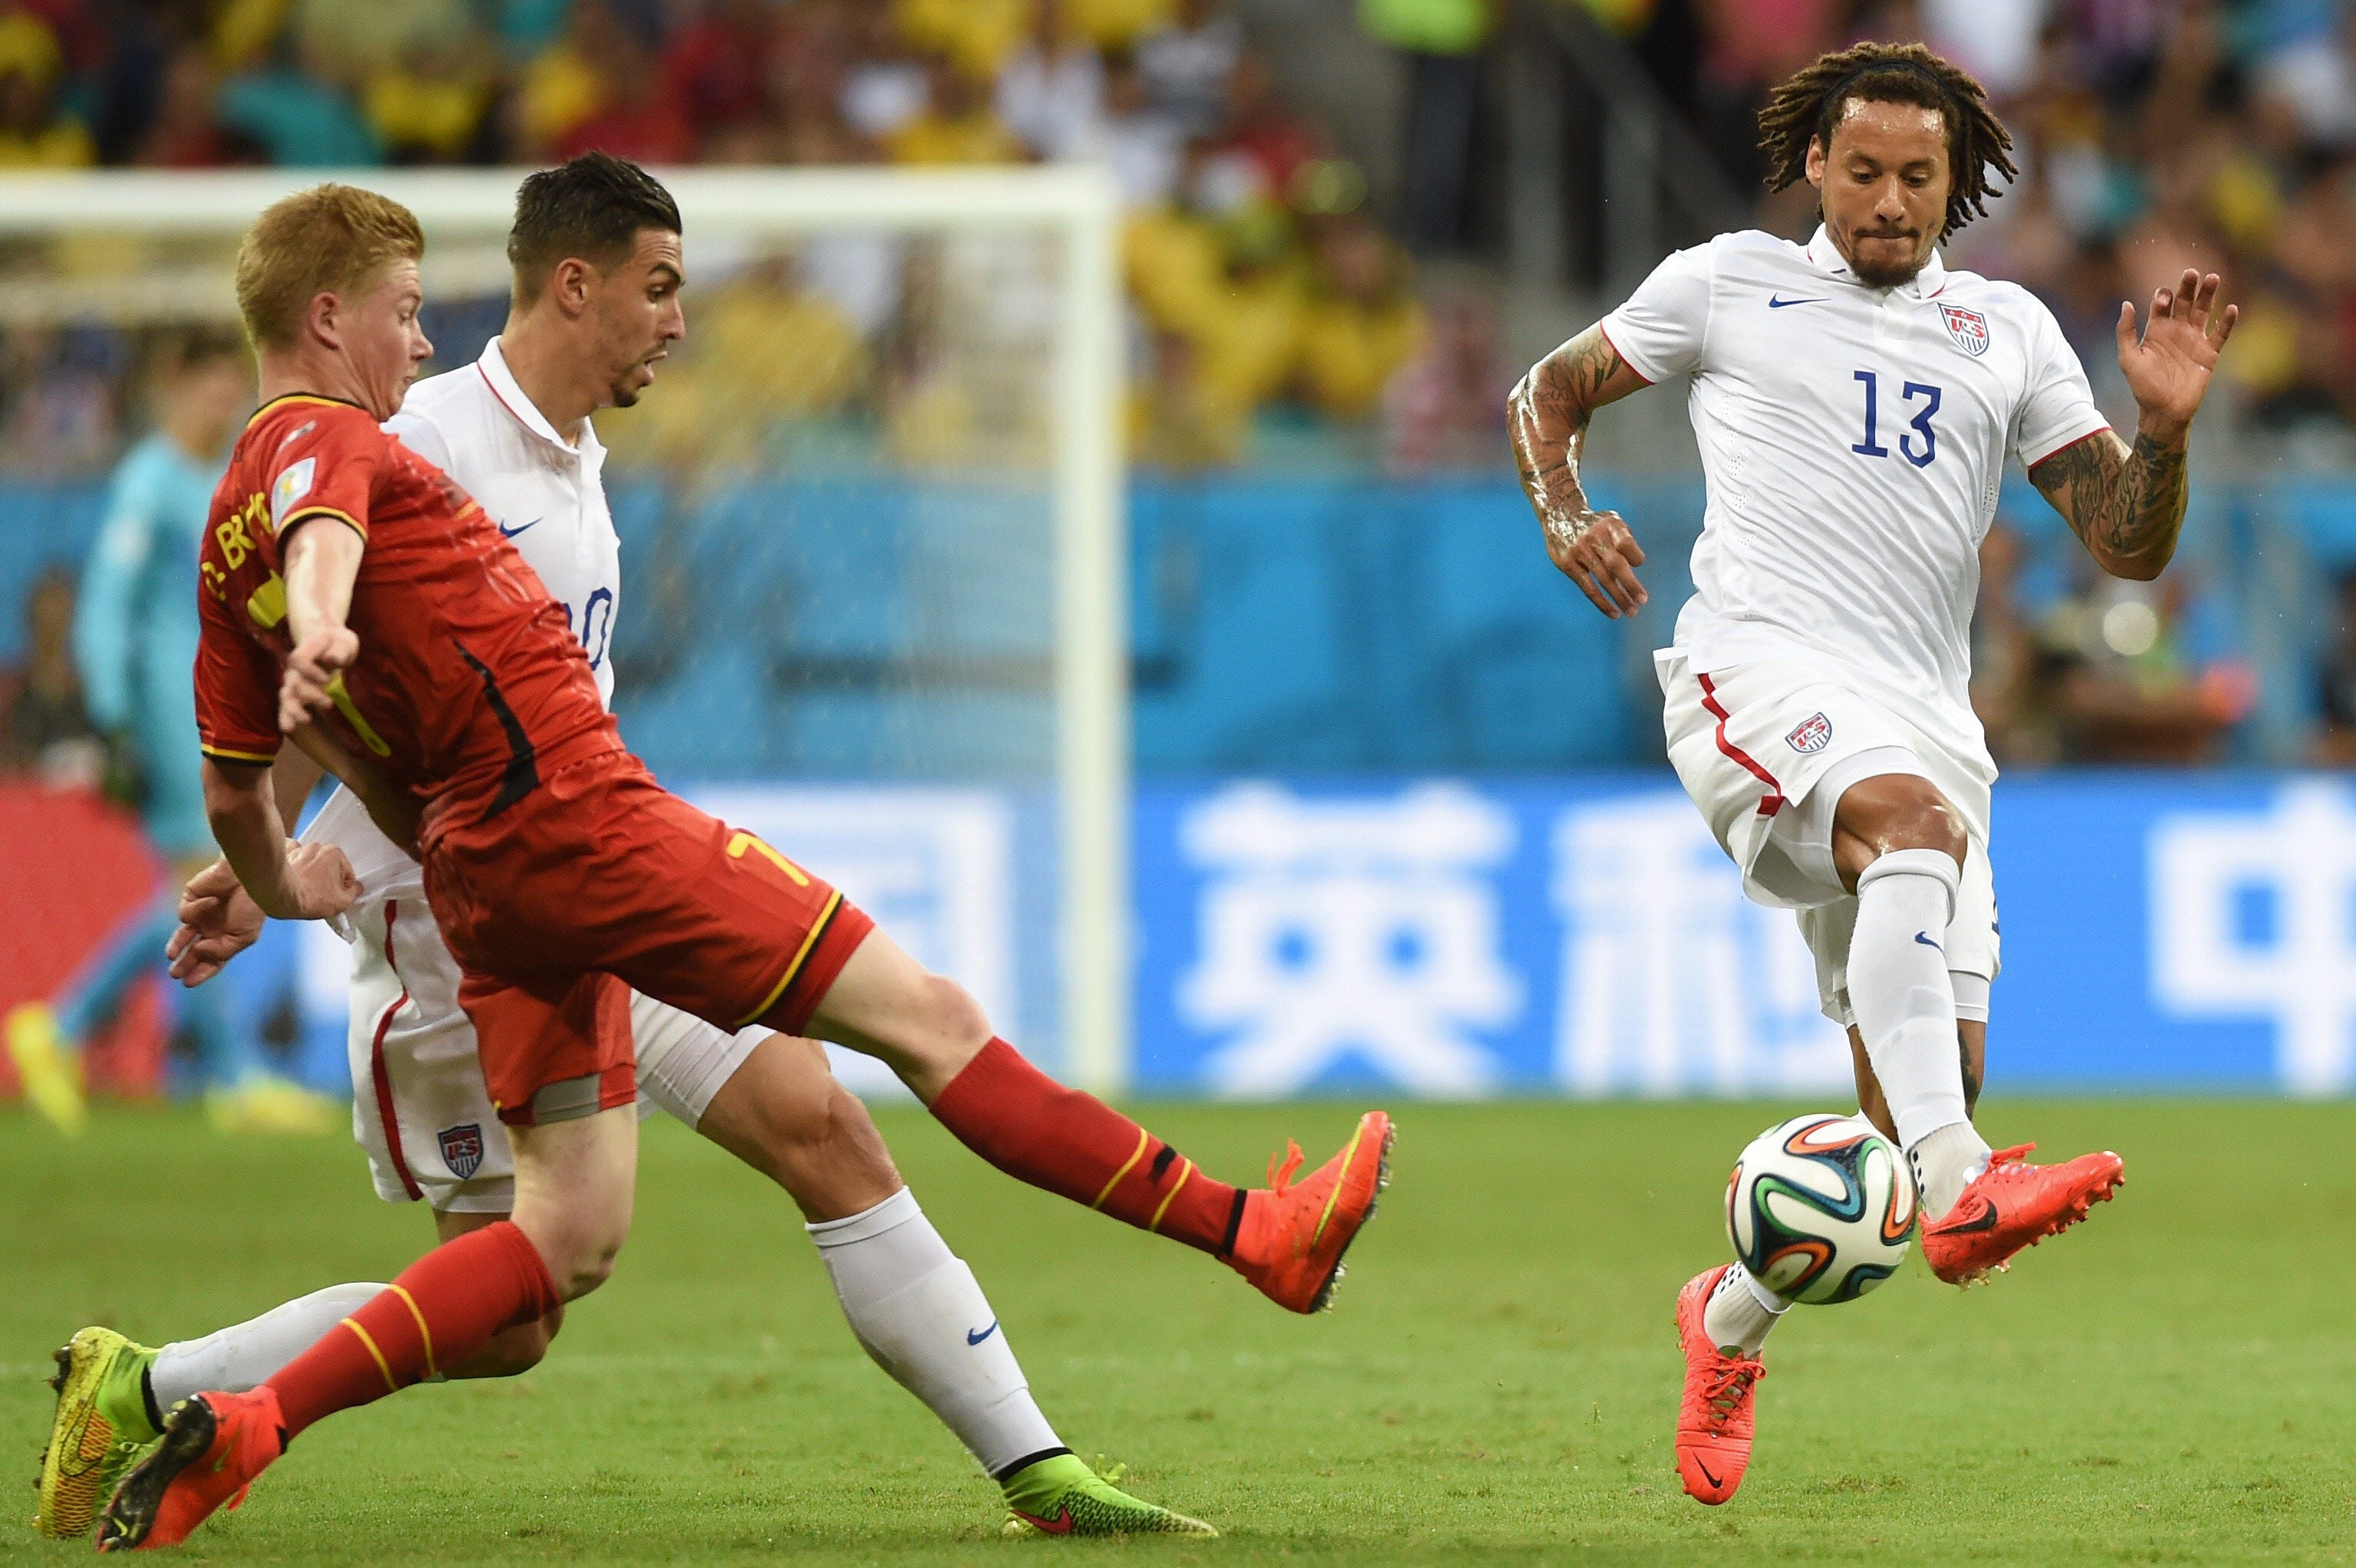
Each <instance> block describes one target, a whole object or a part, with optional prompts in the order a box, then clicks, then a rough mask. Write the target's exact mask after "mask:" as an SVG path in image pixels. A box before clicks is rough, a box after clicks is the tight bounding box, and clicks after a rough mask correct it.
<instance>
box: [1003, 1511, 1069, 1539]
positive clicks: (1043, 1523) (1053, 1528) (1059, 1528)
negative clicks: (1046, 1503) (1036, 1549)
mask: <svg viewBox="0 0 2356 1568" xmlns="http://www.w3.org/2000/svg"><path fill="white" fill-rule="evenodd" d="M1010 1511H1011V1512H1012V1514H1013V1515H1014V1517H1015V1518H1017V1519H1019V1520H1022V1521H1023V1523H1025V1524H1027V1525H1029V1526H1030V1527H1031V1528H1032V1529H1033V1530H1035V1531H1040V1532H1041V1533H1043V1534H1046V1535H1069V1534H1071V1533H1072V1505H1071V1504H1069V1503H1065V1504H1063V1505H1062V1506H1060V1507H1059V1508H1057V1509H1055V1518H1054V1519H1052V1520H1048V1519H1041V1518H1040V1517H1039V1516H1038V1515H1037V1514H1035V1513H1024V1512H1023V1510H1022V1509H1010Z"/></svg>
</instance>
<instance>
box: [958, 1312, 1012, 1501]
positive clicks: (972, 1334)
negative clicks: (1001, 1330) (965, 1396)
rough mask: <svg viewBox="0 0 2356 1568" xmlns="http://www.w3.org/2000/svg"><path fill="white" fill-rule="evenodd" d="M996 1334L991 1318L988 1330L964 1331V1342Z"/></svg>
mask: <svg viewBox="0 0 2356 1568" xmlns="http://www.w3.org/2000/svg"><path fill="white" fill-rule="evenodd" d="M997 1332H998V1319H997V1318H995V1317H993V1318H991V1320H990V1327H989V1328H982V1329H973V1328H969V1329H967V1330H966V1331H965V1342H966V1343H967V1344H969V1345H979V1344H980V1343H981V1342H982V1341H983V1340H984V1339H989V1338H990V1337H991V1335H992V1334H995V1333H997ZM1018 1511H1019V1510H1018Z"/></svg>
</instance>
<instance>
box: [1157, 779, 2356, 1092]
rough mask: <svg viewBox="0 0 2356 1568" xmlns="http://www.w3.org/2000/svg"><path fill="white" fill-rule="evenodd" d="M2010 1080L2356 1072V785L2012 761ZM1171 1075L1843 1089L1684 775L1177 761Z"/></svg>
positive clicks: (2344, 1084)
mask: <svg viewBox="0 0 2356 1568" xmlns="http://www.w3.org/2000/svg"><path fill="white" fill-rule="evenodd" d="M1993 832H1994V843H1993V846H1992V849H1993V858H1994V860H1995V864H1996V871H1997V900H1998V904H1999V910H2000V920H2001V924H2002V934H2003V943H2004V973H2003V975H2002V976H2001V977H2000V978H1999V979H1998V980H1997V985H1996V987H1995V994H1994V1002H1993V1011H1992V1019H1991V1022H1990V1026H1989V1046H1988V1057H1989V1079H1990V1082H1991V1083H1992V1084H1996V1085H2007V1086H2018V1087H2021V1088H2040V1089H2072V1088H2078V1089H2134V1088H2147V1089H2172V1090H2183V1091H2200V1090H2209V1091H2243V1092H2261V1093H2275V1092H2288V1093H2304V1094H2329V1093H2344V1092H2346V1091H2347V1090H2348V1089H2349V1088H2350V1087H2351V1084H2356V1032H2351V1026H2356V934H2352V933H2356V790H2351V787H2350V786H2349V785H2348V784H2346V783H2344V782H2342V781H2340V780H2339V779H2337V778H2330V777H2324V776H2319V775H2297V774H2259V773H2241V774H2236V773H2167V772H2157V771H2153V772H2102V773H2068V774H2049V775H2044V776H2041V777H2031V778H2029V779H2027V780H2023V781H2020V782H2014V781H2010V780H2008V781H2006V782H2004V783H2001V784H1998V785H1997V794H1996V807H1995V823H1994V829H1993ZM1135 853H1136V862H1135V865H1136V878H1137V888H1138V910H1139V933H1138V937H1139V940H1138V993H1137V995H1138V1006H1137V1043H1136V1053H1135V1059H1134V1063H1133V1078H1132V1081H1133V1083H1134V1084H1135V1087H1136V1088H1137V1089H1138V1090H1139V1091H1140V1092H1141V1093H1159V1094H1211V1095H1223V1096H1238V1097H1251V1096H1277V1095H1285V1094H1296V1093H1321V1092H1333V1091H1341V1090H1344V1089H1349V1090H1354V1091H1355V1090H1358V1089H1363V1088H1370V1087H1376V1086H1380V1087H1383V1088H1387V1089H1390V1090H1393V1091H1405V1092H1409V1093H1423V1094H1433V1095H1482V1094H1501V1093H1502V1094H1553V1093H1569V1094H1580V1095H1607V1094H1645V1095H1670V1094H1751V1093H1792V1094H1806V1093H1819V1092H1821V1093H1841V1092H1843V1091H1845V1090H1846V1089H1847V1085H1848V1084H1849V1083H1850V1069H1849V1053H1848V1050H1847V1043H1846V1040H1845V1039H1844V1037H1843V1035H1842V1033H1841V1031H1840V1030H1839V1029H1838V1028H1837V1026H1835V1025H1833V1024H1832V1023H1830V1022H1829V1021H1827V1020H1826V1019H1824V1018H1823V1016H1822V1015H1821V1013H1820V1011H1819V1009H1818V1003H1817V997H1816V987H1815V972H1814V965H1813V963H1812V960H1811V959H1810V957H1809V955H1808V954H1807V951H1806V949H1805V948H1804V946H1803V945H1802V944H1801V943H1800V941H1799V938H1798V935H1797V933H1796V930H1795V929H1794V922H1793V917H1792V915H1791V914H1790V912H1786V911H1781V910H1770V909H1764V908H1761V907H1758V906H1755V905H1752V904H1751V903H1749V902H1748V901H1745V900H1744V898H1743V897H1742V893H1741V891H1740V885H1739V883H1738V882H1737V880H1736V879H1735V876H1734V873H1733V869H1732V868H1731V867H1730V865H1729V864H1728V863H1727V861H1726V859H1725V857H1724V856H1723V855H1722V854H1721V853H1720V851H1719V848H1718V847H1717V845H1716V844H1715V843H1714V842H1712V840H1711V839H1710V837H1709V835H1708V830H1707V829H1706V828H1705V827H1704V826H1703V824H1702V822H1701V819H1700V817H1699V816H1698V814H1697V813H1696V812H1695V811H1694V809H1693V807H1692V806H1691V805H1688V804H1687V801H1686V798H1685V796H1684V795H1683V794H1682V792H1680V791H1679V790H1678V789H1677V787H1676V784H1675V781H1674V780H1673V779H1670V778H1668V777H1666V776H1665V775H1655V774H1649V773H1646V774H1618V775H1603V776H1585V777H1569V778H1561V779H1552V780H1514V781H1500V780H1496V779H1494V778H1493V779H1486V780H1474V781H1460V780H1416V779H1401V780H1397V781H1388V782H1383V783H1379V784H1367V783H1365V782H1363V781H1359V782H1353V783H1350V784H1315V783H1305V782H1277V781H1223V782H1215V783H1206V784H1199V785H1168V784H1148V785H1144V786H1141V789H1140V791H1139V797H1138V802H1137V815H1136V840H1135Z"/></svg>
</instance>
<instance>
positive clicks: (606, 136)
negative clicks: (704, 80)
mask: <svg viewBox="0 0 2356 1568" xmlns="http://www.w3.org/2000/svg"><path fill="white" fill-rule="evenodd" d="M565 48H566V50H567V52H568V55H569V59H568V60H567V62H566V66H565V69H571V70H575V71H577V72H579V73H580V74H579V75H577V76H576V77H574V78H573V80H571V82H570V83H569V84H568V90H569V91H571V92H572V93H573V94H574V95H575V96H573V98H572V99H571V100H570V102H569V104H568V112H566V113H565V114H563V115H562V116H561V117H560V118H561V119H562V129H561V130H558V131H556V132H555V133H554V134H553V136H552V139H551V140H550V142H549V143H548V145H547V148H546V156H547V158H548V159H549V160H550V161H551V162H562V160H564V159H566V158H572V157H577V156H578V155H581V154H583V153H587V152H606V153H612V154H613V155H616V157H623V158H627V159H629V160H630V161H631V162H633V163H639V164H656V165H662V164H683V163H687V162H689V161H691V159H693V158H694V156H695V152H696V133H695V125H694V123H693V121H692V120H691V119H690V117H689V114H688V110H687V106H686V104H685V103H684V102H683V101H681V100H680V97H679V96H678V95H677V94H676V93H675V92H674V91H673V90H672V88H671V85H670V84H669V81H668V80H667V79H666V77H665V75H664V73H663V72H662V71H661V70H659V69H658V68H657V62H656V58H655V53H654V49H653V48H652V40H651V38H650V37H649V36H648V32H647V31H646V29H645V27H644V26H643V25H642V24H641V23H638V22H637V21H634V20H633V19H632V18H631V16H629V15H628V14H627V13H626V11H625V10H624V8H623V7H622V6H621V5H618V4H616V0H577V3H576V4H575V5H574V6H573V26H572V28H571V30H570V31H569V32H568V33H567V34H566V45H565Z"/></svg>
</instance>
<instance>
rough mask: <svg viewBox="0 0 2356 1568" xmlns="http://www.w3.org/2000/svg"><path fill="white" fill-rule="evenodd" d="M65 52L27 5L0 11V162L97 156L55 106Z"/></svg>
mask: <svg viewBox="0 0 2356 1568" xmlns="http://www.w3.org/2000/svg"><path fill="white" fill-rule="evenodd" d="M65 63H66V61H65V52H64V50H63V49H61V48H59V44H58V36H57V34H56V33H55V32H53V31H52V30H51V29H50V27H49V26H48V23H46V22H45V21H43V20H42V19H41V18H40V17H39V16H37V15H35V14H34V13H33V12H31V11H29V10H11V11H6V12H0V168H5V167H12V166H13V167H18V168H24V167H48V168H74V167H78V166H80V165H85V164H92V163H96V162H97V161H98V147H97V144H95V143H93V142H92V141H91V135H90V132H89V130H88V129H87V128H85V127H84V126H83V124H82V123H81V122H80V121H79V120H77V119H75V118H73V117H72V116H71V115H68V114H63V113H60V112H59V109H58V84H59V77H60V76H61V75H62V74H63V72H64V70H65Z"/></svg>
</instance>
